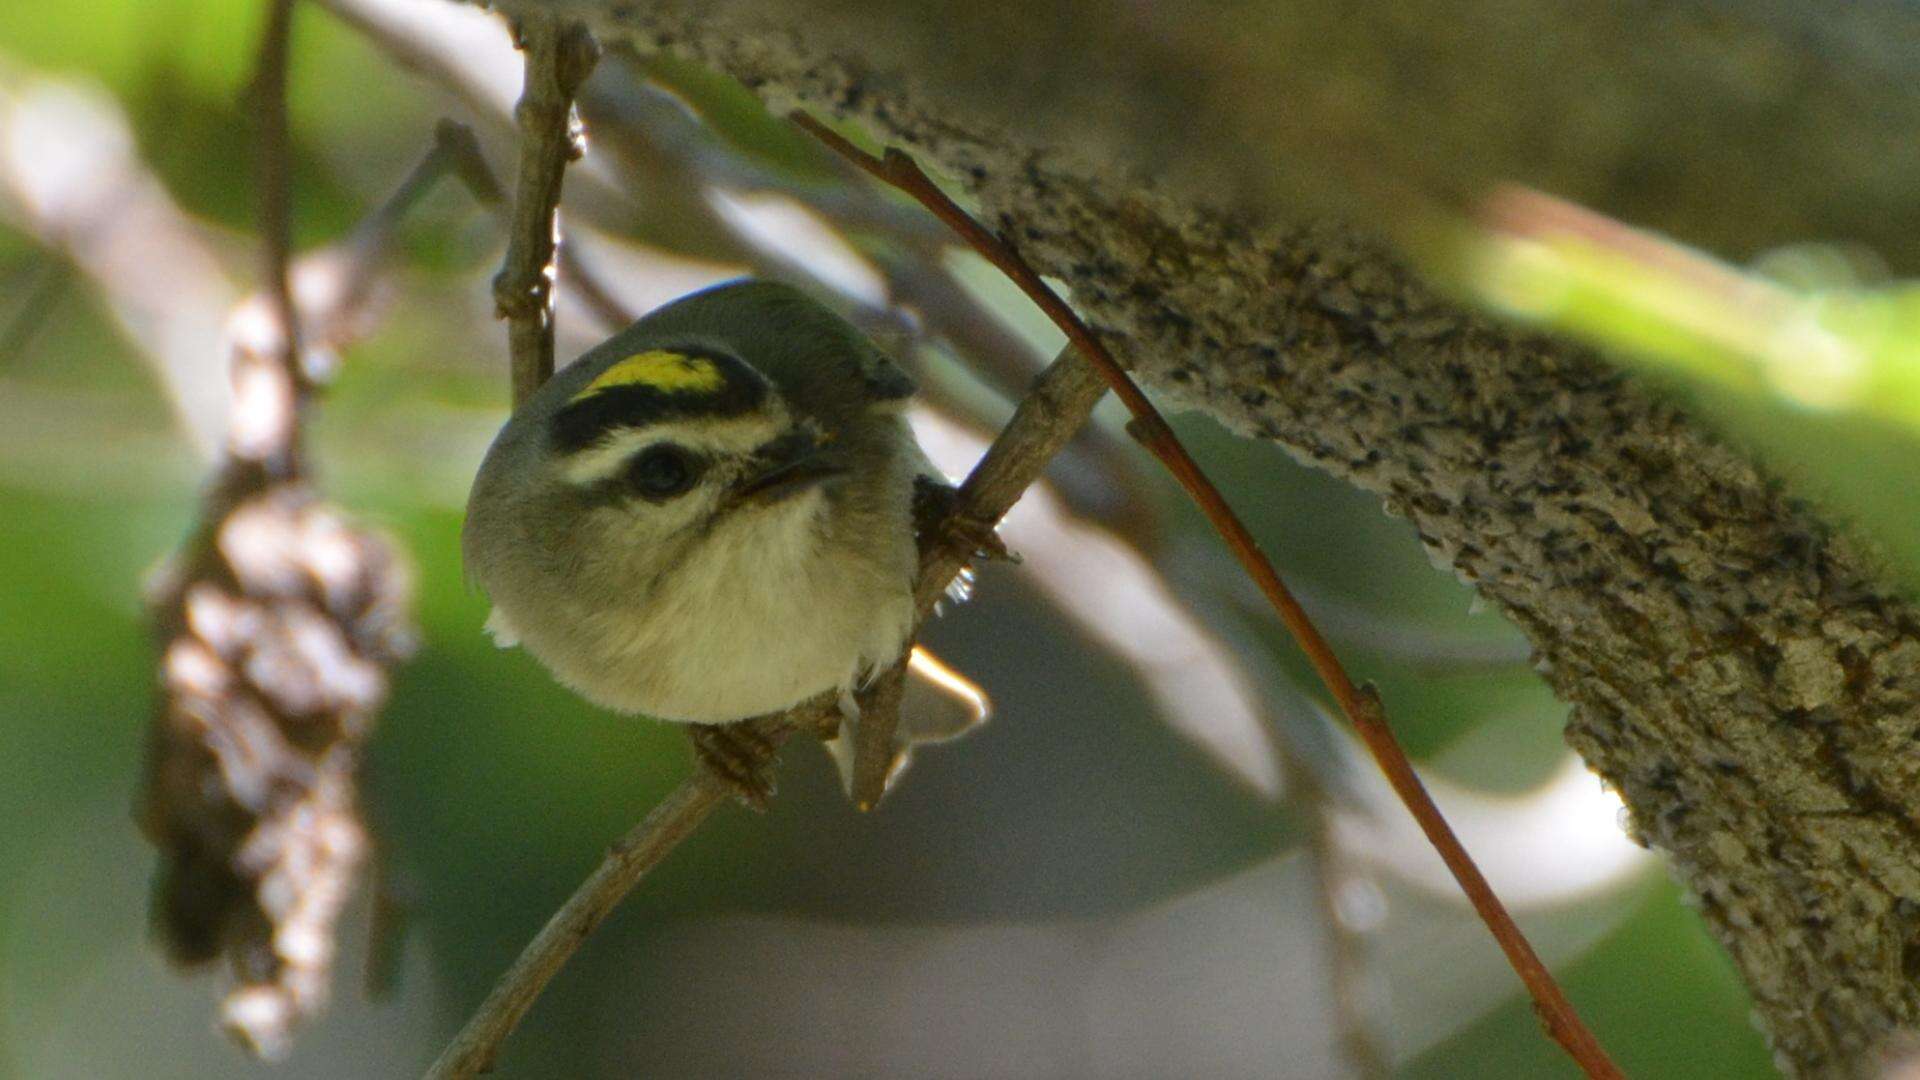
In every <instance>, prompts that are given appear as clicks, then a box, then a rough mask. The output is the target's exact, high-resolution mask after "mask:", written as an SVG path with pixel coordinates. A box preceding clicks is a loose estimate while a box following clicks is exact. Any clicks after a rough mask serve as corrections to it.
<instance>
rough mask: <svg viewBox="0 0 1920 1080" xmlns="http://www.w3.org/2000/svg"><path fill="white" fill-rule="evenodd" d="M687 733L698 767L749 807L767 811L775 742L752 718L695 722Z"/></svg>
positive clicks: (771, 786)
mask: <svg viewBox="0 0 1920 1080" xmlns="http://www.w3.org/2000/svg"><path fill="white" fill-rule="evenodd" d="M687 736H688V738H689V739H691V740H692V742H693V756H694V758H695V759H696V760H697V761H698V762H699V764H700V767H701V768H703V769H705V770H707V772H709V773H710V774H712V775H713V776H714V777H715V778H717V779H718V780H720V782H721V783H723V784H725V785H726V786H727V788H728V789H729V790H730V791H732V793H733V795H734V797H735V798H738V799H739V800H740V801H741V802H743V803H745V804H746V805H747V807H748V808H749V809H752V810H756V811H759V812H761V813H765V812H766V809H767V804H768V803H770V802H771V801H772V800H773V791H774V779H773V766H774V753H775V751H777V750H778V749H779V745H778V744H777V743H775V742H774V741H773V740H772V739H770V738H768V737H767V736H766V735H765V734H764V733H762V732H761V731H760V729H759V728H758V727H757V726H756V725H755V723H754V722H753V721H751V720H742V721H739V722H737V723H732V724H694V725H692V726H690V727H689V728H688V729H687Z"/></svg>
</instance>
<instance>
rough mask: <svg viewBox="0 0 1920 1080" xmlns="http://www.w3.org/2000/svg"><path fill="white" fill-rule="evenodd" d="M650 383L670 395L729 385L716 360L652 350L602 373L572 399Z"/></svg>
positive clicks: (706, 392) (638, 354) (718, 388)
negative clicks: (618, 387) (715, 362)
mask: <svg viewBox="0 0 1920 1080" xmlns="http://www.w3.org/2000/svg"><path fill="white" fill-rule="evenodd" d="M634 385H640V386H651V387H653V388H654V389H655V390H659V391H661V392H663V393H668V394H711V393H714V392H715V391H718V390H720V389H721V388H722V387H724V386H725V385H726V376H724V375H722V374H720V369H719V367H718V366H716V365H715V364H714V362H713V361H711V360H708V359H706V358H704V357H699V356H687V355H684V354H682V353H677V352H668V351H667V350H665V349H653V350H650V351H648V352H643V353H635V354H633V355H632V356H629V357H627V358H626V359H625V360H622V361H620V362H619V363H617V364H615V365H613V366H612V367H610V368H608V369H607V370H605V371H603V372H601V373H600V377H599V378H597V379H595V380H593V381H592V382H590V383H588V384H587V388H586V389H584V390H582V391H580V392H579V393H578V394H575V395H574V396H573V400H575V401H579V400H580V399H581V398H585V397H592V396H593V395H594V394H597V393H599V392H601V391H602V390H611V389H613V388H614V387H616V386H634Z"/></svg>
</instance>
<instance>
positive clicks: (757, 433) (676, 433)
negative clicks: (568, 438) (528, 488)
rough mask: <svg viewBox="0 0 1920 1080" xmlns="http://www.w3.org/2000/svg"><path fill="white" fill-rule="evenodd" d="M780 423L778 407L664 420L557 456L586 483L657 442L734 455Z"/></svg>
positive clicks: (575, 480) (574, 479) (570, 474)
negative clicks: (563, 455) (746, 413)
mask: <svg viewBox="0 0 1920 1080" xmlns="http://www.w3.org/2000/svg"><path fill="white" fill-rule="evenodd" d="M786 426H787V422H786V414H785V412H784V410H783V411H780V412H775V413H768V412H761V413H756V414H753V415H750V416H732V417H725V418H720V419H714V418H701V419H697V420H695V419H687V420H665V421H661V422H660V423H657V424H648V425H646V426H645V427H632V428H621V429H619V430H617V431H614V432H613V433H612V434H610V435H608V436H606V437H605V438H602V439H601V440H600V441H599V442H597V443H595V444H594V445H592V446H590V447H588V448H587V449H585V450H581V451H579V452H578V453H574V454H570V455H568V456H567V457H566V458H564V459H562V463H561V466H560V475H562V476H563V477H565V478H566V480H567V482H568V483H571V484H575V485H578V486H580V487H591V486H593V485H595V484H598V483H601V482H602V481H605V480H607V479H610V478H611V477H613V476H614V475H616V474H617V473H619V472H620V470H622V469H624V468H626V467H627V462H628V461H629V460H631V459H632V457H633V455H634V454H636V453H638V452H639V451H641V450H643V449H645V448H646V447H649V446H652V445H654V444H655V443H661V442H671V443H676V444H678V445H680V446H684V447H686V448H687V449H689V450H692V451H694V452H695V453H700V454H705V455H707V456H709V457H714V458H721V457H734V456H738V455H742V454H746V453H748V452H750V451H752V450H753V449H754V448H755V447H757V446H760V445H762V444H764V443H765V442H767V440H769V439H772V438H773V437H774V436H776V435H778V434H780V432H782V431H784V430H785V429H786Z"/></svg>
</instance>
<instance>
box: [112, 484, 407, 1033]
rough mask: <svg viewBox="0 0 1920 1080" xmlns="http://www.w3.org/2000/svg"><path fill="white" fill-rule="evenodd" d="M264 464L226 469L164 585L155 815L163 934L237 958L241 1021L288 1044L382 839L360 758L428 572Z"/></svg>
mask: <svg viewBox="0 0 1920 1080" xmlns="http://www.w3.org/2000/svg"><path fill="white" fill-rule="evenodd" d="M245 471H247V470H245V469H244V468H237V469H234V470H233V471H230V472H229V473H228V474H227V476H225V477H224V478H223V479H224V481H225V482H223V483H221V484H217V485H216V489H215V498H214V499H213V504H214V509H213V510H210V512H209V515H208V524H207V525H206V526H205V531H203V533H202V534H201V535H200V536H199V537H197V538H196V539H195V540H194V541H193V542H191V543H190V544H189V546H188V550H187V552H186V553H185V555H184V556H183V560H182V562H181V563H179V564H176V565H175V566H173V567H171V568H169V570H167V571H165V572H163V574H162V580H161V581H160V582H159V583H158V585H157V587H156V589H155V594H156V595H155V597H154V607H155V611H154V613H155V617H156V623H157V628H158V631H159V637H160V647H161V662H160V698H159V702H158V709H157V713H156V716H155V718H154V723H153V728H152V731H151V736H150V744H149V748H148V773H147V790H146V793H145V801H144V805H143V807H142V812H141V824H142V827H143V828H144V830H145V832H146V834H147V836H148V838H149V839H151V840H152V841H153V843H154V844H155V846H157V847H158V848H159V849H160V853H161V866H160V870H159V873H158V877H157V880H156V888H155V898H154V921H155V926H156V930H157V932H158V934H159V935H160V937H161V938H162V939H163V941H164V942H165V944H166V947H167V949H168V951H169V952H170V954H171V955H172V957H173V958H174V959H175V960H176V961H178V962H180V963H183V964H200V963H205V962H208V961H211V960H213V959H215V958H216V957H220V956H225V957H226V959H227V961H228V964H229V965H230V967H231V969H232V973H233V978H234V983H235V985H234V988H233V990H232V991H231V992H230V993H229V994H228V996H227V999H226V1002H225V1004H224V1006H223V1009H222V1014H223V1015H222V1022H223V1023H224V1025H225V1026H226V1028H227V1029H228V1030H229V1031H231V1032H232V1033H233V1034H234V1036H235V1037H236V1038H238V1039H239V1040H240V1041H241V1042H242V1043H243V1044H245V1045H246V1046H247V1047H248V1048H249V1049H251V1050H252V1051H253V1052H255V1053H257V1054H259V1055H261V1056H263V1057H275V1056H278V1055H280V1054H281V1053H283V1052H284V1051H285V1049H286V1047H287V1046H288V1044H289V1040H290V1038H291V1036H292V1033H293V1031H294V1029H295V1028H296V1027H297V1025H298V1024H299V1023H300V1022H301V1021H302V1020H305V1019H307V1018H309V1017H311V1016H313V1015H314V1014H316V1013H317V1012H318V1011H319V1010H320V1009H321V1008H323V1007H324V1005H325V1004H326V998H327V988H328V982H329V971H330V968H331V963H332V959H333V955H334V928H335V922H336V920H337V919H338V917H339V914H340V910H341V908H342V907H343V906H344V905H345V903H346V900H347V898H348V896H349V895H350V892H351V888H352V885H353V881H354V873H355V871H356V869H357V868H358V866H359V864H360V861H361V858H362V856H363V853H364V851H365V848H366V843H367V841H366V833H365V830H364V829H363V828H362V826H361V823H360V818H359V813H358V809H357V805H356V797H355V787H354V778H355V769H356V766H357V763H358V760H359V756H360V748H361V746H362V744H363V743H364V742H365V740H366V737H367V735H368V734H369V732H370V730H371V728H372V726H373V721H374V718H375V717H376V716H377V715H378V712H379V709H380V706H381V705H382V704H383V703H384V701H385V699H386V695H387V669H388V667H389V666H390V665H392V664H393V663H395V662H396V661H398V660H400V659H402V658H403V657H404V656H405V654H406V653H407V652H408V651H409V650H410V648H411V639H412V630H411V629H410V627H409V625H408V615H407V612H408V610H409V598H410V595H409V594H410V592H411V583H410V575H409V573H408V572H407V570H406V567H405V565H404V564H403V563H402V561H401V559H400V558H399V557H398V556H397V555H396V553H395V552H394V550H393V548H392V547H390V546H389V544H388V543H387V542H386V541H384V540H383V539H381V538H380V537H378V536H376V535H374V534H372V533H370V532H367V531H365V530H361V529H358V528H355V527H353V526H352V525H350V524H348V523H347V522H346V521H345V520H344V519H343V518H342V517H341V516H340V515H339V514H337V513H336V512H335V511H334V510H333V509H331V508H329V507H328V506H326V505H325V504H323V503H321V502H320V501H319V500H318V499H317V498H316V497H315V496H314V495H313V494H312V493H311V491H310V490H309V489H308V488H307V487H306V486H305V485H304V484H301V483H298V482H280V483H267V484H261V483H259V477H258V474H257V473H256V474H254V475H251V476H244V477H243V476H241V475H238V473H241V472H245ZM222 491H226V492H258V494H251V495H248V496H245V497H240V498H238V499H237V500H234V499H228V500H223V499H222V498H221V497H220V493H221V492H222Z"/></svg>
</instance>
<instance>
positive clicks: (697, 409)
mask: <svg viewBox="0 0 1920 1080" xmlns="http://www.w3.org/2000/svg"><path fill="white" fill-rule="evenodd" d="M914 390H915V387H914V383H913V380H912V379H911V378H909V377H908V376H907V374H906V373H905V372H904V371H902V370H901V369H900V368H899V367H898V366H897V365H896V364H895V363H894V362H893V361H892V360H891V359H889V358H888V357H887V356H886V355H885V354H884V353H882V352H881V351H880V350H879V348H877V347H876V346H875V345H874V344H873V343H872V342H870V341H869V340H868V339H867V338H866V337H865V336H864V335H862V334H861V333H860V332H859V331H858V330H856V329H855V328H854V327H853V326H851V325H849V324H848V323H847V322H846V321H844V320H843V319H841V318H840V317H839V316H837V315H835V314H834V313H832V312H831V311H829V310H827V309H826V308H824V307H822V306H821V305H820V304H818V303H816V302H814V301H813V300H812V299H811V298H809V297H808V296H806V295H805V294H804V293H802V292H800V291H799V290H797V289H794V288H791V287H789V286H786V285H781V284H777V283H774V282H767V281H755V280H745V281H739V282H733V283H729V284H723V285H718V286H715V287H713V288H709V289H706V290H703V291H701V292H697V293H694V294H692V295H690V296H687V297H684V298H682V299H680V300H677V301H675V302H673V303H671V304H669V305H667V306H665V307H662V308H660V309H658V310H656V311H654V312H652V313H651V314H649V315H647V316H646V317H645V318H643V319H641V320H639V321H638V322H636V323H634V324H633V325H632V326H629V327H627V328H626V329H625V330H623V331H621V332H620V333H618V334H615V335H614V336H613V337H611V338H609V339H608V340H607V341H605V342H603V343H602V344H600V345H599V346H597V347H595V348H594V349H592V350H590V351H588V352H587V353H586V354H585V355H583V356H581V357H580V358H579V359H578V360H577V361H575V362H574V363H572V364H570V365H568V366H567V367H565V368H563V369H562V370H561V371H560V372H558V373H557V374H556V375H554V377H553V378H551V379H549V380H548V381H547V383H546V385H545V386H543V387H541V388H540V390H539V391H538V392H536V393H535V394H534V395H533V396H532V397H530V398H529V399H527V401H526V402H525V403H524V404H523V405H522V406H521V407H520V408H519V409H518V410H517V411H516V412H515V413H514V415H513V416H512V418H511V419H509V420H508V421H507V423H506V425H505V426H504V427H503V428H502V429H501V430H500V433H499V435H498V436H497V437H496V438H495V439H494V442H493V445H492V447H491V448H490V449H489V450H488V451H487V455H486V459H485V460H484V461H483V462H482V463H481V466H480V471H479V474H478V475H477V476H476V477H475V479H474V483H473V491H472V493H471V495H470V496H469V498H468V501H467V516H466V524H465V528H464V530H463V532H462V536H461V547H462V554H463V556H464V561H465V564H466V570H467V574H468V577H469V579H470V580H471V581H473V582H475V583H477V584H478V585H479V586H480V587H481V588H482V589H484V590H485V591H486V593H487V595H488V597H489V598H490V599H491V601H492V603H493V613H492V615H491V616H490V617H489V619H488V621H487V628H488V630H489V631H490V632H491V633H492V634H493V636H494V639H495V641H496V642H498V643H499V644H500V645H501V646H502V647H507V646H512V645H520V646H522V647H524V648H526V649H527V651H529V652H530V653H532V654H533V655H534V657H536V658H537V659H538V660H539V661H540V662H541V663H542V664H544V665H545V666H546V667H547V669H548V670H549V671H551V672H552V673H553V674H554V676H555V677H556V678H558V679H559V680H560V681H561V682H562V683H564V684H565V685H567V686H568V687H571V688H572V689H573V690H574V691H575V692H577V693H578V694H580V696H581V697H583V698H585V699H587V700H588V701H590V702H593V703H594V704H597V705H600V706H603V707H605V708H608V709H612V710H615V711H618V712H623V713H634V714H642V715H645V716H649V717H653V718H655V719H659V720H669V721H677V722H681V723H686V724H690V725H694V727H693V728H691V729H690V731H691V733H692V734H693V735H694V745H695V750H696V752H697V753H698V754H699V755H700V756H701V758H702V759H703V760H704V761H705V762H706V763H707V764H708V765H709V766H710V767H712V768H713V769H714V770H715V771H716V772H717V773H718V774H719V775H720V776H721V777H722V778H723V779H725V780H727V781H729V782H730V783H732V784H733V786H734V788H735V790H736V792H737V793H738V794H740V795H741V797H742V798H743V799H745V800H746V801H748V802H749V803H751V804H754V805H764V803H765V800H766V798H767V796H768V795H770V794H771V778H770V776H769V775H768V772H767V769H768V766H769V764H770V761H769V757H770V755H769V753H768V751H770V747H766V746H765V745H756V740H758V736H754V735H752V734H751V731H750V729H748V728H746V727H745V726H744V725H740V724H736V723H735V722H736V721H742V720H746V719H749V718H753V717H758V716H762V715H765V714H768V713H774V712H778V711H781V710H784V709H786V708H788V707H790V706H793V705H795V704H798V703H800V702H802V701H805V700H807V699H809V698H812V697H814V696H816V695H818V694H821V693H823V692H826V691H832V690H838V691H841V693H842V700H843V702H850V701H851V696H850V691H852V690H853V689H855V688H857V687H858V686H860V685H861V684H862V683H863V682H864V681H865V680H867V679H869V678H871V677H873V676H875V675H876V674H877V673H879V672H881V671H883V670H885V669H887V668H890V667H891V666H892V665H893V664H894V663H895V662H896V661H897V660H898V659H899V658H900V656H901V653H902V651H903V649H905V647H906V644H907V640H908V637H909V636H910V635H911V634H912V632H913V629H914V623H915V611H914V602H913V585H914V577H915V574H916V572H917V571H918V568H919V551H918V547H917V545H916V539H915V538H916V523H917V522H918V521H922V520H925V519H926V518H927V516H928V513H929V509H928V508H929V507H934V508H936V510H935V511H934V513H936V514H937V513H938V512H939V511H938V508H944V506H945V505H946V504H947V503H949V502H950V500H951V495H952V488H951V487H950V486H948V484H947V482H946V480H945V478H944V477H942V476H941V475H940V473H939V472H938V471H937V470H936V469H935V468H934V467H933V465H932V464H931V463H930V462H929V461H928V460H927V457H926V455H925V454H924V453H922V451H921V449H920V446H919V443H918V442H917V441H915V439H914V436H913V431H912V429H911V428H910V427H909V426H908V424H907V420H906V416H905V406H906V403H907V401H908V399H909V398H910V397H911V396H912V395H913V393H914ZM917 515H918V516H917ZM948 697H949V699H950V701H957V706H956V705H954V704H950V705H949V706H948V707H947V708H944V709H942V708H938V707H930V706H929V705H928V704H927V702H928V699H927V698H926V697H925V696H921V697H917V698H913V699H910V705H914V706H915V712H916V715H918V716H919V720H920V724H919V727H918V728H916V727H915V726H914V725H913V724H911V723H908V722H907V720H908V719H911V718H912V717H910V716H909V714H908V713H907V711H906V710H903V723H902V731H903V735H904V738H905V740H906V741H909V742H911V741H921V740H923V739H927V738H945V737H951V736H952V735H954V734H957V733H958V732H959V731H961V730H964V729H965V728H967V727H970V726H972V724H974V723H977V722H978V721H979V720H980V719H983V718H984V714H985V701H984V698H983V697H978V696H977V695H975V696H973V697H972V698H971V700H967V697H968V695H967V694H966V693H964V692H962V693H959V696H958V699H955V697H954V694H952V693H949V695H948ZM847 707H848V708H850V705H849V706H847ZM927 714H932V715H927ZM759 743H761V744H764V740H759ZM838 743H839V750H838V752H836V754H835V756H836V759H837V760H839V762H840V764H841V771H842V775H843V777H845V776H846V775H847V773H848V770H849V768H850V761H849V751H848V750H847V748H848V747H850V746H851V744H852V740H851V739H848V738H846V732H845V731H842V732H841V734H840V738H839V740H838ZM902 749H903V750H904V746H903V748H902Z"/></svg>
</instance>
